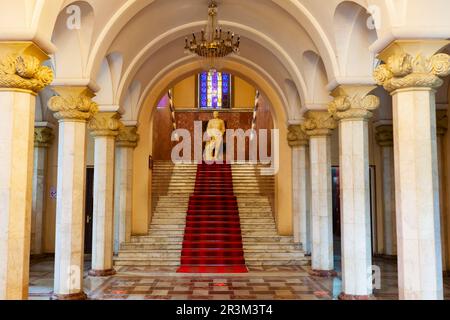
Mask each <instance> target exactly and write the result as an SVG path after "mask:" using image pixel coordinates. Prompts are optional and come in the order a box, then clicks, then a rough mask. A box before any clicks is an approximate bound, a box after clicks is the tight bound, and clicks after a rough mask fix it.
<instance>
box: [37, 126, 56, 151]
mask: <svg viewBox="0 0 450 320" xmlns="http://www.w3.org/2000/svg"><path fill="white" fill-rule="evenodd" d="M53 138H54V135H53V130H52V129H51V128H48V127H38V128H34V146H35V147H40V148H47V147H49V146H50V144H51V142H52V141H53Z"/></svg>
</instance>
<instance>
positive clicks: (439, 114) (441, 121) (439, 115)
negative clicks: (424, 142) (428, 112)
mask: <svg viewBox="0 0 450 320" xmlns="http://www.w3.org/2000/svg"><path fill="white" fill-rule="evenodd" d="M447 130H448V116H447V110H437V111H436V133H437V134H438V135H440V136H443V135H444V134H445V133H446V132H447Z"/></svg>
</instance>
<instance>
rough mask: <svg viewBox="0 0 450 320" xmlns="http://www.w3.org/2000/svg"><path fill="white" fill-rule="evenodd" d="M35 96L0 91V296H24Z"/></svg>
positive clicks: (23, 297) (28, 235) (25, 293)
mask: <svg viewBox="0 0 450 320" xmlns="http://www.w3.org/2000/svg"><path fill="white" fill-rule="evenodd" d="M35 99H36V98H35V97H34V96H33V95H31V94H29V93H20V92H6V91H1V92H0V106H1V110H2V118H1V124H0V300H5V299H26V298H27V297H28V278H29V255H30V225H31V202H32V199H31V198H32V196H31V194H32V175H33V141H34V139H33V135H34V112H35V109H34V108H35V102H36V100H35Z"/></svg>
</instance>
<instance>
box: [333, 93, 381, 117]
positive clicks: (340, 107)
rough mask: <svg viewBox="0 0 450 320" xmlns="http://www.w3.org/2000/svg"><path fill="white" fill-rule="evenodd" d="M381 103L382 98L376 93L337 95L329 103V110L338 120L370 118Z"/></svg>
mask: <svg viewBox="0 0 450 320" xmlns="http://www.w3.org/2000/svg"><path fill="white" fill-rule="evenodd" d="M379 105H380V99H379V98H378V97H377V96H374V95H366V96H363V97H362V96H360V95H355V96H352V97H350V96H337V97H336V98H334V100H333V101H332V102H330V104H329V105H328V112H329V113H330V114H331V115H332V116H333V118H334V119H336V120H343V119H369V118H371V117H372V115H373V114H372V111H374V110H376V109H377V108H378V107H379Z"/></svg>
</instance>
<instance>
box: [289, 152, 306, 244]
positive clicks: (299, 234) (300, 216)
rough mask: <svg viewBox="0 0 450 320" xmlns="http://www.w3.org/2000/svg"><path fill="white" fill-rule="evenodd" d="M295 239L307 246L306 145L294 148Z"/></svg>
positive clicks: (296, 241)
mask: <svg viewBox="0 0 450 320" xmlns="http://www.w3.org/2000/svg"><path fill="white" fill-rule="evenodd" d="M292 185H293V213H294V217H293V218H294V241H295V243H298V244H302V246H303V250H305V248H306V246H307V217H306V214H307V208H306V205H307V203H306V196H307V195H306V146H295V147H293V148H292Z"/></svg>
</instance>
